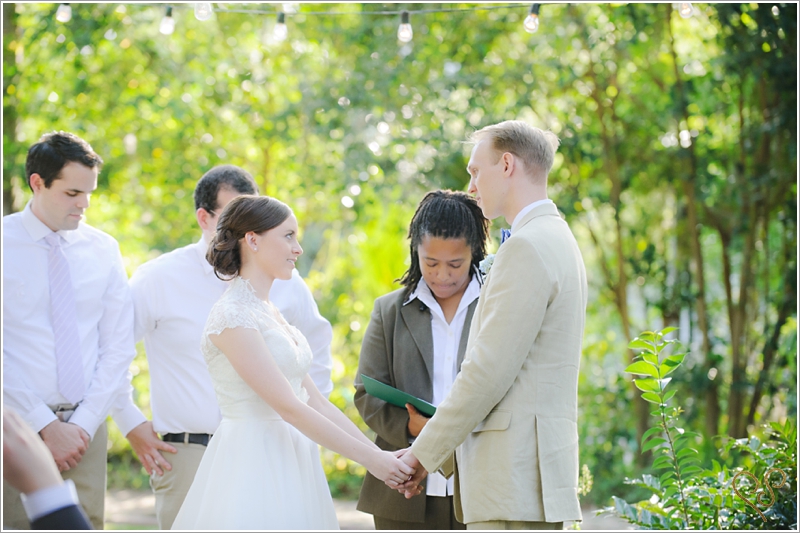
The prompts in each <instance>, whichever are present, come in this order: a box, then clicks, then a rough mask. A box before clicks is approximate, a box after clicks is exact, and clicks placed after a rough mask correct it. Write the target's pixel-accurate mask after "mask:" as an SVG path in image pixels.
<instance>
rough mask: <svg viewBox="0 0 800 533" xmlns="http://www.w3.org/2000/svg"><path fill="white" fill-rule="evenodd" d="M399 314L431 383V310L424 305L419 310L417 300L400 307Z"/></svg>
mask: <svg viewBox="0 0 800 533" xmlns="http://www.w3.org/2000/svg"><path fill="white" fill-rule="evenodd" d="M400 314H401V315H402V317H403V322H405V324H406V327H407V328H408V331H409V333H411V337H412V338H413V339H414V343H415V344H416V345H417V350H419V353H420V355H422V359H423V361H425V368H426V369H427V371H428V378H429V379H430V382H431V383H433V333H432V332H431V312H430V310H429V309H428V308H427V307H426V308H425V310H424V311H420V306H419V302H418V301H417V302H411V303H409V304H406V305H403V306H402V307H400Z"/></svg>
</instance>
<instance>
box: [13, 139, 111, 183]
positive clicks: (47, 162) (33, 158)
mask: <svg viewBox="0 0 800 533" xmlns="http://www.w3.org/2000/svg"><path fill="white" fill-rule="evenodd" d="M69 163H80V164H81V165H83V166H86V167H89V168H95V167H98V170H99V167H101V166H102V165H103V160H102V159H101V158H100V156H99V155H97V154H96V153H95V152H94V150H92V147H91V146H89V143H87V142H86V141H84V140H83V139H81V138H80V137H78V136H77V135H74V134H72V133H69V132H66V131H54V132H52V133H45V134H44V135H42V137H41V138H40V139H39V140H38V141H37V142H36V143H35V144H34V145H33V146H31V147H30V148H29V149H28V157H27V159H26V160H25V176H26V177H27V179H28V186H29V187H30V188H31V190H33V186H32V185H31V176H32V175H33V174H39V175H40V176H41V177H42V181H43V182H44V186H45V188H47V189H49V188H50V186H51V185H52V184H53V181H55V180H57V179H59V178H60V177H61V169H63V168H64V167H65V166H66V165H68V164H69Z"/></svg>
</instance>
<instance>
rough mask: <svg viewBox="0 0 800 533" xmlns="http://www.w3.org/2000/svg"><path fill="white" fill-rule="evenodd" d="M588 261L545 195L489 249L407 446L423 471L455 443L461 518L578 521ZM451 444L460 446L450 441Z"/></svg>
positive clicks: (435, 466) (439, 462)
mask: <svg viewBox="0 0 800 533" xmlns="http://www.w3.org/2000/svg"><path fill="white" fill-rule="evenodd" d="M586 293H587V286H586V271H585V269H584V265H583V259H582V257H581V253H580V250H579V249H578V245H577V242H576V241H575V238H574V237H573V235H572V232H571V231H570V229H569V227H568V226H567V224H566V222H564V220H562V219H561V217H560V216H559V214H558V210H557V209H556V207H555V206H554V205H552V204H546V205H542V206H539V207H536V208H534V209H533V210H532V211H531V212H530V213H528V214H527V215H525V216H524V218H523V219H522V220H521V221H520V224H519V228H518V229H516V230H515V232H514V235H512V236H511V238H510V239H508V240H507V241H506V242H505V243H504V244H503V245H501V246H500V248H499V250H498V253H497V255H496V257H495V261H494V265H493V267H492V269H491V271H490V273H489V275H488V277H487V279H486V281H485V284H484V287H483V290H482V291H481V297H480V299H479V301H478V308H477V309H476V311H475V315H474V317H473V320H472V326H471V329H470V335H469V341H468V344H467V352H466V354H465V356H464V362H463V364H462V365H461V372H460V373H459V374H458V377H457V378H456V381H455V383H454V384H453V388H452V389H451V390H450V394H449V395H448V396H447V398H445V399H444V401H443V402H442V403H441V404H440V405H439V407H438V408H437V411H436V414H435V415H434V416H433V418H432V419H431V420H430V421H429V422H428V424H427V425H426V426H425V428H424V429H423V430H422V432H421V433H420V435H419V437H417V439H416V441H415V442H414V444H413V445H412V447H411V450H412V452H413V453H414V455H415V456H416V457H417V458H418V459H419V460H420V462H421V463H422V465H423V466H424V467H425V469H426V470H428V471H429V472H431V471H436V470H437V469H439V468H440V467H441V466H442V465H443V463H445V461H446V460H447V458H448V456H450V454H451V453H452V452H453V450H456V469H457V472H456V476H457V478H456V480H457V484H458V489H457V490H456V498H455V504H456V517H457V518H458V519H459V520H461V521H462V522H464V523H467V524H468V523H470V522H482V521H489V520H521V521H545V522H561V521H564V520H580V519H581V510H580V505H579V502H578V493H577V490H578V427H577V417H578V406H577V398H578V368H579V364H580V355H581V343H582V340H583V326H584V319H585V314H586ZM456 448H457V449H456Z"/></svg>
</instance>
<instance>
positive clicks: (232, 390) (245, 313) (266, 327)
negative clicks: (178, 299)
mask: <svg viewBox="0 0 800 533" xmlns="http://www.w3.org/2000/svg"><path fill="white" fill-rule="evenodd" d="M229 328H251V329H255V330H257V331H259V332H260V333H261V336H262V337H263V338H264V342H265V343H266V344H267V347H268V348H269V352H270V354H271V355H272V357H273V358H274V359H275V362H276V363H277V365H278V367H279V368H280V369H281V372H283V375H284V376H285V377H286V379H287V380H288V381H289V383H290V384H291V386H292V390H293V391H294V393H295V394H296V395H297V397H298V398H300V400H301V401H303V402H306V401H308V393H307V392H306V390H305V388H303V387H302V386H301V382H302V380H303V378H304V377H305V375H306V374H307V373H308V369H309V368H310V367H311V360H312V354H311V348H310V347H309V346H308V342H307V341H306V339H305V337H304V336H303V334H302V333H300V331H298V330H297V328H295V327H294V326H291V325H290V324H288V323H287V322H286V320H284V318H283V316H281V314H280V312H279V311H278V309H277V307H275V306H274V305H273V304H272V303H268V302H265V301H263V300H260V299H259V298H258V297H257V296H256V293H255V291H254V290H253V288H252V286H250V283H249V282H248V281H247V280H244V279H242V278H240V277H238V276H237V277H236V278H235V279H234V280H233V281H232V282H231V285H230V287H228V289H227V290H226V291H225V293H224V294H223V295H222V297H221V298H220V299H219V301H218V302H217V303H216V304H214V307H213V308H212V309H211V313H210V314H209V315H208V320H207V321H206V327H205V330H204V331H203V339H202V342H201V349H202V351H203V357H205V360H206V364H207V365H208V370H209V372H210V373H211V379H212V381H213V383H214V390H215V392H216V394H217V400H218V401H219V406H220V410H221V411H222V415H223V416H224V417H228V418H236V417H240V416H250V415H253V414H256V415H257V414H259V413H261V414H267V415H269V414H275V412H274V411H273V410H272V409H271V408H270V407H269V405H267V403H266V402H264V401H263V400H262V399H261V398H260V397H259V396H258V395H257V394H256V393H255V391H253V389H251V388H250V386H249V385H247V383H245V381H244V380H243V379H242V378H241V377H240V376H239V374H238V373H237V372H236V370H235V369H234V368H233V366H232V365H231V364H230V362H229V361H228V358H227V357H226V356H225V354H224V353H222V352H221V351H220V350H219V348H217V347H216V346H215V345H214V343H212V342H211V341H210V340H209V338H208V336H209V335H214V334H219V333H222V331H224V330H225V329H229Z"/></svg>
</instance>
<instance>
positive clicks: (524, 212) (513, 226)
mask: <svg viewBox="0 0 800 533" xmlns="http://www.w3.org/2000/svg"><path fill="white" fill-rule="evenodd" d="M552 203H553V200H551V199H549V198H545V199H544V200H537V201H535V202H533V203H532V204H528V205H526V206H525V207H523V208H522V211H520V212H519V213H517V216H515V217H514V222H512V223H511V234H512V235H513V234H514V232H515V231H516V229H517V224H518V223H519V221H520V220H522V217H524V216H525V215H527V214H528V213H530V212H531V211H533V210H534V209H536V208H537V207H539V206H540V205H544V204H552ZM553 205H555V204H553Z"/></svg>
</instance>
